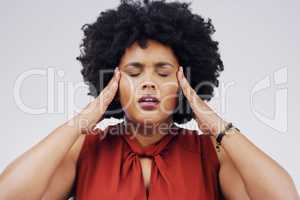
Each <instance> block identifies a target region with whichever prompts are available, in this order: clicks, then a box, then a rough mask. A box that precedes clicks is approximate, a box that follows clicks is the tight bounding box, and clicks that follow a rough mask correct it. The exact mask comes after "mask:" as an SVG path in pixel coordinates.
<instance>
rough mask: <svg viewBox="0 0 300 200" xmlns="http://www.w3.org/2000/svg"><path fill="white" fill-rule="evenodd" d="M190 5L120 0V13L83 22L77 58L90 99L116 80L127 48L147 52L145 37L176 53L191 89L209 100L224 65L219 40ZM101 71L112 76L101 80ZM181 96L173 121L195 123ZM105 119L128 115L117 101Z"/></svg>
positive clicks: (162, 0) (115, 11) (113, 11)
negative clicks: (132, 47) (213, 37)
mask: <svg viewBox="0 0 300 200" xmlns="http://www.w3.org/2000/svg"><path fill="white" fill-rule="evenodd" d="M190 4H191V3H190V2H189V3H183V2H178V1H174V2H166V1H165V0H160V1H149V0H144V1H143V2H141V1H133V0H121V1H120V4H119V6H118V7H117V8H116V9H108V10H106V11H102V12H100V15H99V16H98V18H97V20H96V21H95V22H93V23H91V24H84V25H83V26H82V27H81V30H82V31H83V33H84V37H83V39H82V43H81V44H80V55H79V56H78V57H76V59H77V60H78V61H80V62H81V64H82V66H83V68H82V69H81V74H82V75H83V79H84V81H85V83H86V84H88V85H89V92H88V95H92V96H94V97H96V96H98V95H99V94H100V92H101V90H102V89H103V86H105V85H107V84H108V82H109V80H110V79H111V78H112V76H113V70H114V68H115V67H116V66H118V64H119V62H120V59H121V57H122V55H123V54H124V53H125V50H126V48H128V47H130V46H131V45H132V44H133V43H134V42H135V41H137V42H138V44H139V46H140V47H141V48H147V39H152V40H156V41H158V42H160V43H161V44H163V45H166V46H169V47H170V48H171V49H172V50H173V52H174V54H175V56H176V57H177V60H178V62H179V64H180V65H181V66H183V70H184V73H188V74H187V77H188V79H189V82H190V85H191V86H192V87H193V88H194V89H195V91H196V93H197V94H198V95H199V96H200V98H201V99H202V100H206V101H210V99H211V98H212V97H213V95H214V94H213V92H214V86H215V87H218V86H219V81H218V77H219V75H220V72H221V71H223V70H224V67H223V62H222V60H221V59H220V54H219V52H218V42H217V41H214V40H213V39H212V37H211V36H212V34H213V33H214V32H215V29H214V26H213V25H212V23H211V19H210V18H208V19H207V20H205V19H204V18H202V17H201V16H200V15H198V14H193V13H192V12H191V9H190V8H189V6H190ZM101 70H110V71H111V74H109V75H107V76H104V77H101V78H100V74H99V72H100V71H101ZM100 79H102V80H100ZM101 84H102V85H101ZM178 98H179V100H178V102H179V103H177V107H176V109H175V110H174V112H173V121H174V122H176V123H179V124H182V123H186V122H188V121H189V120H191V119H192V118H193V117H194V116H193V115H194V113H193V112H192V111H191V107H190V106H189V105H188V102H187V100H186V98H184V97H183V93H182V92H181V93H180V95H179V97H178ZM114 110H121V112H113V111H114ZM104 117H108V118H109V117H114V118H117V119H121V118H123V117H124V112H123V111H122V109H121V104H120V102H119V101H118V100H117V99H116V98H115V99H114V100H113V101H112V102H111V104H110V105H109V107H108V109H107V111H106V112H105V114H104Z"/></svg>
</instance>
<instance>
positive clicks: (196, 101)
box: [178, 67, 206, 114]
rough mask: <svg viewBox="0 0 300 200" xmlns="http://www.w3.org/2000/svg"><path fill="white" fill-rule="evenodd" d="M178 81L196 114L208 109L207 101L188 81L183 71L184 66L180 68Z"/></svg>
mask: <svg viewBox="0 0 300 200" xmlns="http://www.w3.org/2000/svg"><path fill="white" fill-rule="evenodd" d="M178 81H179V85H180V87H181V89H182V91H183V93H184V95H185V97H186V98H187V100H188V101H189V103H190V105H191V108H192V109H193V111H194V112H195V114H197V113H199V112H201V111H203V110H206V109H205V107H204V106H205V105H204V104H205V103H204V102H203V101H202V100H201V98H200V97H199V96H198V94H197V93H196V91H195V90H194V89H193V88H192V87H191V85H190V83H189V82H188V80H187V79H186V77H185V75H184V73H183V69H182V67H180V68H179V70H178Z"/></svg>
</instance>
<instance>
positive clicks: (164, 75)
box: [159, 74, 169, 77]
mask: <svg viewBox="0 0 300 200" xmlns="http://www.w3.org/2000/svg"><path fill="white" fill-rule="evenodd" d="M159 75H160V76H162V77H167V76H169V74H159Z"/></svg>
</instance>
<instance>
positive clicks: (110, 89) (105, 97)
mask: <svg viewBox="0 0 300 200" xmlns="http://www.w3.org/2000/svg"><path fill="white" fill-rule="evenodd" d="M120 78H121V71H120V70H119V68H118V67H116V69H115V71H114V75H113V77H112V78H111V80H110V81H109V83H108V84H107V85H106V86H105V88H104V89H103V90H102V91H101V92H100V94H99V95H98V96H97V97H96V98H95V99H94V100H93V101H91V102H90V103H89V104H88V105H87V106H86V107H85V108H83V110H82V111H81V112H80V113H79V114H78V115H77V116H75V118H76V120H75V123H76V127H77V128H79V130H80V133H81V134H86V133H88V132H89V131H91V130H93V128H94V127H95V126H96V125H97V123H98V122H100V121H101V120H102V117H103V114H104V113H105V111H106V109H107V108H108V106H109V105H110V103H111V102H112V100H113V99H114V97H115V95H116V93H117V91H118V88H119V80H120Z"/></svg>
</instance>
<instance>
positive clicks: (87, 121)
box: [67, 113, 97, 134]
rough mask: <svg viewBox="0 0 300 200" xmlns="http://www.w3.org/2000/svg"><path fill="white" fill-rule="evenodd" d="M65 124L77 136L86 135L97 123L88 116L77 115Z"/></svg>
mask: <svg viewBox="0 0 300 200" xmlns="http://www.w3.org/2000/svg"><path fill="white" fill-rule="evenodd" d="M67 124H68V125H69V126H70V127H72V128H73V129H74V130H75V131H76V132H77V133H78V134H86V133H88V132H90V131H91V130H92V129H93V128H94V127H95V126H96V124H97V121H96V120H95V118H93V117H91V116H90V115H86V114H83V113H79V114H78V115H75V116H74V117H72V118H71V119H70V120H69V121H68V123H67Z"/></svg>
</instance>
